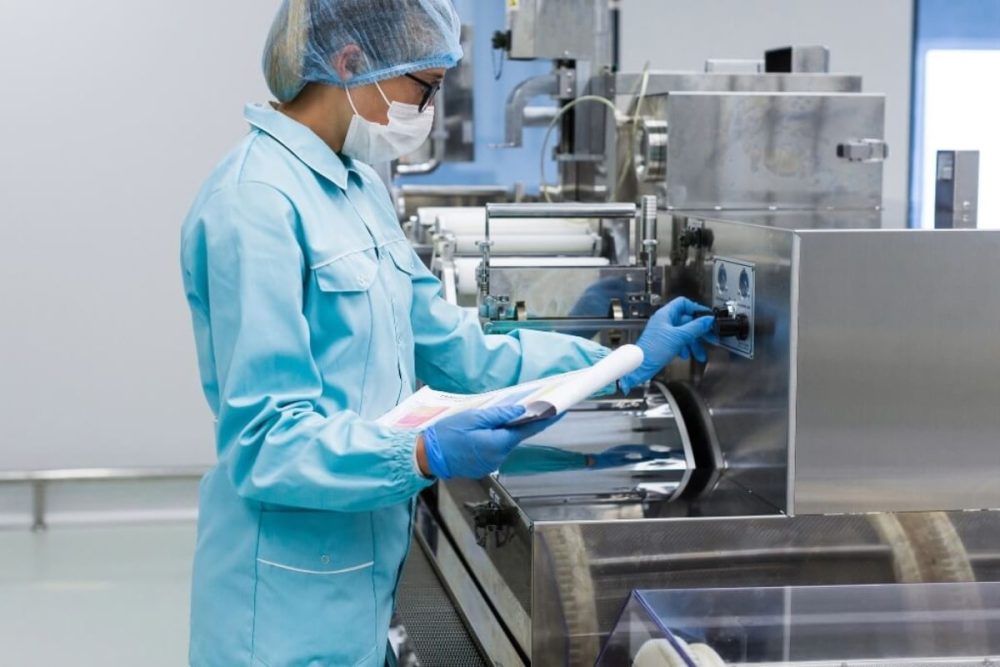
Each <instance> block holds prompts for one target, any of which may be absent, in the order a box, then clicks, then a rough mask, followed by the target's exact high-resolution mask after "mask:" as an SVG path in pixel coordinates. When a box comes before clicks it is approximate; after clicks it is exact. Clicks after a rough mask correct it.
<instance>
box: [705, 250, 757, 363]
mask: <svg viewBox="0 0 1000 667" xmlns="http://www.w3.org/2000/svg"><path fill="white" fill-rule="evenodd" d="M756 283H757V279H756V272H755V270H754V265H753V264H751V263H749V262H743V261H740V260H738V259H729V258H727V257H716V258H715V262H714V264H713V267H712V307H713V311H714V312H715V314H716V330H717V332H718V334H719V344H720V345H721V346H722V347H724V348H726V349H727V350H729V351H730V352H733V353H735V354H738V355H740V356H741V357H746V358H747V359H753V348H754V304H755V302H756V298H755V297H756V292H755V288H756ZM720 323H721V324H722V325H723V326H721V327H720Z"/></svg>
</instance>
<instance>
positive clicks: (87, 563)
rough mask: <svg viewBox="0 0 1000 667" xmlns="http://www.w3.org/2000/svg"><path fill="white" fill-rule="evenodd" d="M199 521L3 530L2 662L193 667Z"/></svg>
mask: <svg viewBox="0 0 1000 667" xmlns="http://www.w3.org/2000/svg"><path fill="white" fill-rule="evenodd" d="M194 535H195V531H194V524H193V523H182V524H160V525H156V526H120V527H86V528H83V527H80V528H77V527H62V528H52V529H50V530H49V531H47V532H42V533H31V532H28V531H24V530H11V531H3V532H0V647H2V648H0V652H2V657H0V662H2V663H3V664H5V665H18V666H30V667H34V666H35V665H37V666H39V667H43V666H44V667H51V666H52V665H78V666H79V667H91V666H93V667H97V666H98V665H100V666H101V667H105V666H107V665H146V666H148V667H159V666H160V665H163V666H164V667H166V666H168V665H169V666H170V667H177V666H178V665H184V664H187V617H188V597H189V595H188V587H189V585H190V583H189V582H190V576H191V554H192V553H193V550H194Z"/></svg>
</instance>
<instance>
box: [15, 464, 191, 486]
mask: <svg viewBox="0 0 1000 667" xmlns="http://www.w3.org/2000/svg"><path fill="white" fill-rule="evenodd" d="M207 471H208V468H207V467H205V466H180V467H177V466H175V467H169V468H81V469H61V470H60V469H55V470H20V471H19V470H14V471H6V472H0V484H5V483H6V484H23V483H30V482H84V481H94V480H96V481H101V480H103V481H110V480H135V479H154V480H170V479H191V478H197V477H201V476H202V475H204V474H205V473H206V472H207Z"/></svg>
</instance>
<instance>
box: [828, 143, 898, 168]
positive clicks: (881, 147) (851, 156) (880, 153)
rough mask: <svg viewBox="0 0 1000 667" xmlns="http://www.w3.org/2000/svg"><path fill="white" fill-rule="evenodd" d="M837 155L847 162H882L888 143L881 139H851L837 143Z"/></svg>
mask: <svg viewBox="0 0 1000 667" xmlns="http://www.w3.org/2000/svg"><path fill="white" fill-rule="evenodd" d="M837 157H839V158H843V159H845V160H847V161H848V162H884V161H885V160H886V158H888V157H889V144H887V143H886V142H885V141H883V140H882V139H851V140H849V141H845V142H844V143H842V144H837Z"/></svg>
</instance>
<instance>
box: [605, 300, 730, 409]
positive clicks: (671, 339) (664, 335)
mask: <svg viewBox="0 0 1000 667" xmlns="http://www.w3.org/2000/svg"><path fill="white" fill-rule="evenodd" d="M704 311H711V308H706V307H705V306H701V305H699V304H697V303H695V302H694V301H691V300H690V299H685V298H684V297H680V298H677V299H674V300H673V301H671V302H670V303H668V304H667V305H666V306H664V307H663V308H660V309H659V310H658V311H656V312H655V313H653V316H652V317H651V318H649V323H648V324H647V325H646V329H645V330H644V331H643V332H642V335H641V336H639V340H638V342H637V343H636V344H637V345H638V346H639V347H640V348H642V353H643V361H642V365H641V366H639V368H637V369H635V370H634V371H632V372H631V373H629V374H628V375H626V376H625V377H623V378H622V379H621V388H622V391H624V392H625V393H628V392H629V391H631V390H632V388H633V387H637V386H638V385H640V384H642V383H643V382H648V381H649V380H651V379H652V378H653V376H654V375H656V374H657V373H659V372H660V369H662V368H663V367H664V366H666V365H667V364H669V363H670V362H671V361H673V359H674V357H680V358H681V359H688V358H690V357H691V356H694V358H695V359H697V360H698V361H700V362H702V363H704V362H705V361H707V360H708V355H707V354H706V353H705V348H704V347H702V344H701V342H702V340H704V339H706V338H709V337H710V335H711V333H712V326H713V325H714V324H715V318H714V317H699V318H697V319H695V318H694V314H695V313H698V312H704Z"/></svg>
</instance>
